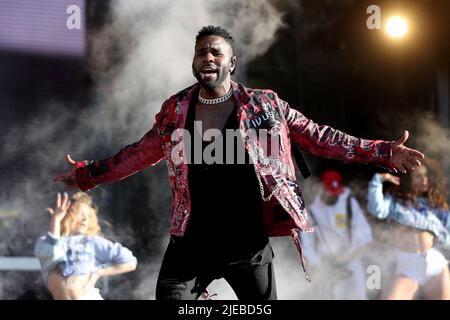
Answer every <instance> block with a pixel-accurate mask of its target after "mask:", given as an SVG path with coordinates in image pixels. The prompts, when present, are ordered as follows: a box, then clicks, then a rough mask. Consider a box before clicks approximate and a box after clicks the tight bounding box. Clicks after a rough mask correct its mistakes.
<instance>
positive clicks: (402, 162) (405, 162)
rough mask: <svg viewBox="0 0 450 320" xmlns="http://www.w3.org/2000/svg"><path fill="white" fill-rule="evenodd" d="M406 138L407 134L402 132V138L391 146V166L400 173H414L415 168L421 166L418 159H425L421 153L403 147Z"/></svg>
mask: <svg viewBox="0 0 450 320" xmlns="http://www.w3.org/2000/svg"><path fill="white" fill-rule="evenodd" d="M408 137H409V132H408V131H404V132H403V136H402V137H401V138H400V139H398V140H397V141H395V142H394V144H393V145H392V164H393V165H394V167H395V170H396V171H397V170H398V171H400V172H401V173H407V172H411V171H414V169H415V167H417V166H420V165H421V162H420V159H423V158H425V155H424V154H423V153H422V152H420V151H417V150H414V149H411V148H408V147H406V146H405V145H404V143H405V142H406V140H408Z"/></svg>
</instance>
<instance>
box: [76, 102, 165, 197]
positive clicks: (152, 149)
mask: <svg viewBox="0 0 450 320" xmlns="http://www.w3.org/2000/svg"><path fill="white" fill-rule="evenodd" d="M164 106H165V104H164V105H163V108H162V110H161V111H160V112H159V113H158V114H157V115H156V122H155V124H154V125H153V128H152V129H151V130H150V131H148V132H147V133H146V134H145V135H144V136H143V137H142V138H141V139H140V140H139V141H138V142H136V143H133V144H131V145H128V146H126V147H125V148H123V149H122V150H120V151H119V152H118V153H117V154H115V155H114V156H112V157H110V158H107V159H103V160H95V161H78V162H77V164H76V166H77V169H76V181H77V183H78V187H79V188H80V189H81V190H82V191H87V190H90V189H93V188H95V187H96V186H97V185H98V184H102V183H110V182H114V181H117V180H122V179H124V178H126V177H128V176H130V175H133V174H135V173H136V172H138V171H140V170H142V169H145V168H147V167H150V166H153V165H155V164H157V163H158V162H159V161H161V160H162V159H163V157H164V151H163V146H162V142H161V138H160V135H159V130H158V123H159V120H160V118H161V117H162V113H163V110H164Z"/></svg>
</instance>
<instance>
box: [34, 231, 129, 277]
mask: <svg viewBox="0 0 450 320" xmlns="http://www.w3.org/2000/svg"><path fill="white" fill-rule="evenodd" d="M34 254H35V256H37V257H38V258H39V261H40V263H41V272H42V276H43V278H44V281H45V284H47V278H48V273H49V272H50V271H51V270H53V269H54V268H55V267H56V266H58V265H59V266H60V268H61V271H62V274H63V276H64V277H70V276H72V275H83V274H89V273H93V272H95V271H97V270H99V269H103V268H106V267H108V266H112V265H117V264H123V263H137V260H136V258H135V257H134V256H133V254H132V252H131V251H130V250H129V249H127V248H125V247H123V246H122V245H121V244H119V243H113V242H111V241H109V240H106V239H105V238H102V237H100V236H86V235H73V236H67V237H64V236H63V237H60V238H55V237H54V236H53V235H52V234H51V233H50V232H48V233H47V235H46V236H43V237H40V238H39V239H38V240H37V242H36V245H35V250H34Z"/></svg>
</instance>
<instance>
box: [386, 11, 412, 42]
mask: <svg viewBox="0 0 450 320" xmlns="http://www.w3.org/2000/svg"><path fill="white" fill-rule="evenodd" d="M386 31H387V33H388V34H389V35H390V36H391V37H393V38H401V37H403V36H404V35H405V34H406V32H407V31H408V23H407V22H406V19H405V18H403V17H400V16H395V17H390V18H389V19H388V20H387V22H386Z"/></svg>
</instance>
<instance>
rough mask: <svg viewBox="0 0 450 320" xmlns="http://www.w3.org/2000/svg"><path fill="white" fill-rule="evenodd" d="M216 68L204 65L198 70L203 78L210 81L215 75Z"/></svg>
mask: <svg viewBox="0 0 450 320" xmlns="http://www.w3.org/2000/svg"><path fill="white" fill-rule="evenodd" d="M217 72H218V69H217V68H215V67H205V68H203V69H202V70H201V71H200V75H201V76H202V78H203V80H206V81H210V80H212V79H213V78H215V77H216V75H217Z"/></svg>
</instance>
